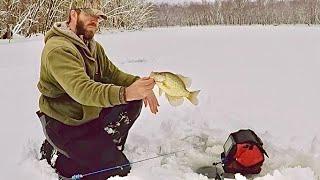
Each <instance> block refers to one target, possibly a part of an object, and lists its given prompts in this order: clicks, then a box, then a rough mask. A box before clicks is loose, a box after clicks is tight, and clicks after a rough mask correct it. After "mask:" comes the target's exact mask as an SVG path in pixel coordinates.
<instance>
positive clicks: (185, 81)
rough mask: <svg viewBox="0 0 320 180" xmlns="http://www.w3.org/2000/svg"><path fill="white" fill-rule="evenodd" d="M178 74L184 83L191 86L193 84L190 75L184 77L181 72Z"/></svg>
mask: <svg viewBox="0 0 320 180" xmlns="http://www.w3.org/2000/svg"><path fill="white" fill-rule="evenodd" d="M177 76H178V77H179V78H180V79H181V80H182V81H183V83H184V85H185V86H186V87H187V88H189V87H190V86H191V82H192V79H191V78H188V77H184V76H182V75H181V74H177Z"/></svg>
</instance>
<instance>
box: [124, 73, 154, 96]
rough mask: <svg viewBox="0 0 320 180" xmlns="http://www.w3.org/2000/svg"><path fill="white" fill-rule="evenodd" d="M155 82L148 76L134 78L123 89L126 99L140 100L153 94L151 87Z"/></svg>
mask: <svg viewBox="0 0 320 180" xmlns="http://www.w3.org/2000/svg"><path fill="white" fill-rule="evenodd" d="M155 84H156V83H155V81H154V79H152V78H150V77H144V78H141V79H138V80H136V81H135V82H134V83H132V84H131V85H130V86H129V87H127V88H126V89H125V96H126V101H134V100H142V99H144V98H146V97H147V96H149V95H151V94H153V91H152V89H153V87H154V85H155Z"/></svg>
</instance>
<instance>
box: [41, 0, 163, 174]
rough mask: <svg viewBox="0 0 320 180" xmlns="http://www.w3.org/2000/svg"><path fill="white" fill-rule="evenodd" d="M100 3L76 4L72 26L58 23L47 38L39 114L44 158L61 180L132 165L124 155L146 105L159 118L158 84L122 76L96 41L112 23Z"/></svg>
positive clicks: (77, 0) (79, 1)
mask: <svg viewBox="0 0 320 180" xmlns="http://www.w3.org/2000/svg"><path fill="white" fill-rule="evenodd" d="M97 2H98V1H89V0H74V1H72V2H71V6H70V10H69V20H68V21H67V22H58V23H55V24H54V26H53V27H52V29H51V30H50V31H48V32H47V34H46V36H45V46H44V49H43V52H42V56H41V69H40V80H39V83H38V89H39V91H40V93H41V96H40V99H39V108H40V111H38V112H37V114H38V116H39V118H40V120H41V124H42V126H43V131H44V134H45V137H46V140H45V142H44V143H43V145H42V147H41V154H42V158H43V159H46V160H47V161H48V162H49V163H50V164H51V165H52V167H54V168H55V169H56V172H57V173H58V174H59V175H60V176H61V177H67V178H71V177H72V176H73V175H76V174H87V173H90V172H95V171H98V170H101V169H106V168H112V167H115V166H121V165H126V164H130V163H129V161H128V159H127V158H126V156H125V154H124V153H123V149H124V144H125V142H126V139H127V136H128V132H129V129H130V128H131V127H132V125H133V123H134V122H135V120H136V119H137V118H138V116H139V115H140V111H141V107H142V101H143V102H144V103H145V106H147V105H149V107H150V110H151V112H152V113H157V112H158V106H159V104H158V101H157V99H156V97H155V95H154V93H153V91H152V89H153V87H154V85H155V82H154V80H153V79H152V78H150V77H144V78H139V77H138V76H133V75H130V74H127V73H124V72H122V71H121V70H119V68H117V67H116V66H115V65H114V64H113V63H112V62H111V61H110V60H109V59H108V57H107V56H106V54H105V51H104V49H103V48H102V46H101V45H100V44H99V43H98V42H96V41H95V40H94V39H93V38H94V35H95V33H96V32H97V30H98V25H99V22H100V21H101V20H104V19H106V18H107V16H106V15H105V14H104V13H103V12H102V11H101V10H98V7H99V6H98V5H99V4H98V3H97ZM124 52H125V50H124ZM54 152H57V153H56V154H57V155H58V156H57V158H56V160H55V162H54V163H52V162H53V159H52V157H53V154H55V153H54ZM130 169H131V168H130V165H126V166H124V167H123V168H119V169H114V170H111V171H106V172H102V173H97V174H94V175H90V176H86V177H84V178H83V179H98V180H100V179H103V180H105V179H106V178H108V177H110V176H114V175H120V176H125V175H127V174H128V173H129V171H130Z"/></svg>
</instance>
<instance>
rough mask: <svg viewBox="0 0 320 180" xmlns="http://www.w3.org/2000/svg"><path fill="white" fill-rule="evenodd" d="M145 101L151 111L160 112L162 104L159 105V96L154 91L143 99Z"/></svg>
mask: <svg viewBox="0 0 320 180" xmlns="http://www.w3.org/2000/svg"><path fill="white" fill-rule="evenodd" d="M143 102H144V106H145V107H147V106H148V104H149V107H150V111H151V112H152V113H153V114H156V113H157V112H158V106H160V105H159V103H158V100H157V97H156V96H155V95H154V93H153V91H152V93H151V94H150V95H149V96H147V97H145V98H144V99H143Z"/></svg>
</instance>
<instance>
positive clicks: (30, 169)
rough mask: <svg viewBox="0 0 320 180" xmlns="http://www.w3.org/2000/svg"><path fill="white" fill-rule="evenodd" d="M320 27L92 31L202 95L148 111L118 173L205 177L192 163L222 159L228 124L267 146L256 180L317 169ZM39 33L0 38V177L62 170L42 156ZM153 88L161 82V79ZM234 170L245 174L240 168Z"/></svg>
mask: <svg viewBox="0 0 320 180" xmlns="http://www.w3.org/2000/svg"><path fill="white" fill-rule="evenodd" d="M319 30H320V29H319V27H306V26H278V27H274V26H265V27H263V26H255V27H240V26H234V27H225V26H216V27H192V28H158V29H146V30H143V31H139V32H123V33H105V34H103V35H97V36H96V39H97V40H98V41H99V42H101V43H102V44H103V46H104V47H105V49H106V51H107V54H108V55H109V57H110V59H112V61H113V62H114V63H115V64H116V65H118V66H119V67H120V68H121V69H122V70H124V71H126V72H129V73H132V74H137V75H140V76H148V75H149V73H150V72H151V71H171V72H175V73H179V74H183V75H185V76H188V77H191V78H192V80H193V83H192V85H191V88H190V89H191V90H198V89H200V90H201V93H200V95H199V100H200V104H199V105H198V106H193V105H191V104H190V103H189V102H187V101H185V103H184V104H183V105H182V106H180V107H177V108H174V107H171V106H170V105H169V104H168V102H167V101H166V99H165V98H164V97H159V101H160V105H161V106H160V111H159V113H158V114H157V115H153V114H151V113H150V111H149V109H144V110H143V111H142V114H141V117H140V118H139V120H138V121H137V122H136V124H135V125H134V126H133V128H132V130H131V132H130V135H129V138H128V143H127V146H126V149H125V153H126V154H127V156H128V157H129V159H130V160H131V161H137V160H141V159H145V158H149V157H154V156H157V155H160V154H164V153H170V152H173V151H178V150H185V151H184V152H180V153H177V154H175V155H172V156H166V157H161V158H158V159H154V160H150V161H146V162H142V163H139V164H135V165H133V169H132V172H131V173H130V174H129V176H128V177H124V178H119V177H114V178H110V179H112V180H118V179H121V180H127V179H130V180H148V179H154V180H164V179H170V180H207V178H206V177H204V176H202V175H198V174H196V173H194V171H195V170H196V169H197V168H198V167H201V166H205V165H210V164H211V163H212V162H214V161H218V160H219V155H220V152H221V151H222V145H223V143H224V142H225V140H226V138H227V137H228V135H229V133H231V132H233V131H236V130H239V129H241V128H251V129H253V130H255V131H256V133H257V134H258V135H259V136H260V137H261V139H262V140H263V142H264V143H265V145H264V146H265V148H266V150H267V152H268V154H269V156H270V158H269V159H266V161H265V164H264V166H263V170H262V172H261V174H259V175H258V176H256V177H255V179H256V180H278V179H281V180H296V179H299V180H300V179H304V180H318V179H319V177H320V131H319V130H318V128H319V127H320V114H319V107H320V95H319V92H320V84H319V77H320V71H319V69H320V51H319V49H320V33H319ZM42 47H43V37H42V36H39V37H34V38H31V39H17V40H13V42H12V43H10V44H8V43H7V42H6V41H0V55H1V56H0V75H1V76H0V82H1V84H2V85H1V87H0V94H1V98H0V109H1V122H2V123H1V127H0V143H1V149H0V172H1V173H0V179H15V180H18V179H32V180H43V179H56V176H55V174H54V173H53V171H52V170H51V169H50V168H49V167H48V165H47V164H46V162H44V161H42V162H39V161H37V158H38V156H39V152H38V150H39V147H40V145H41V142H42V140H43V139H44V136H43V134H42V129H41V126H40V123H39V120H38V119H37V117H36V115H35V111H36V110H37V109H38V108H37V103H38V96H39V92H38V91H37V88H36V84H37V81H38V78H39V66H40V64H39V63H40V54H41V50H42ZM155 91H157V90H156V89H155ZM238 179H244V178H243V177H239V176H238Z"/></svg>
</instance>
